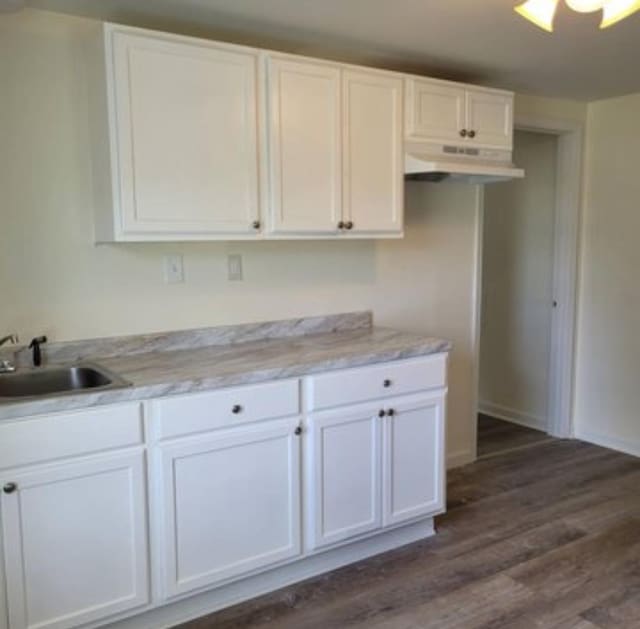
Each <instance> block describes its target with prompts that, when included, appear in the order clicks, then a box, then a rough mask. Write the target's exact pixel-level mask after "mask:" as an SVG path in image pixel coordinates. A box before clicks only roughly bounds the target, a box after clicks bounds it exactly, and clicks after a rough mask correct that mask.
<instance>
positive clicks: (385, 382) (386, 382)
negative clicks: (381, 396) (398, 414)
mask: <svg viewBox="0 0 640 629" xmlns="http://www.w3.org/2000/svg"><path fill="white" fill-rule="evenodd" d="M391 384H392V382H391V380H389V379H386V380H385V381H384V382H383V383H382V386H383V387H384V388H385V389H388V388H389V387H390V386H391Z"/></svg>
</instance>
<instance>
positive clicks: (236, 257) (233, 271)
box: [227, 253, 243, 282]
mask: <svg viewBox="0 0 640 629" xmlns="http://www.w3.org/2000/svg"><path fill="white" fill-rule="evenodd" d="M227 269H228V278H229V281H231V282H241V281H242V279H243V274H242V256H241V255H240V254H239V253H230V254H229V255H228V256H227Z"/></svg>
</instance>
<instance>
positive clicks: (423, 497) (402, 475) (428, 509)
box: [383, 393, 445, 526]
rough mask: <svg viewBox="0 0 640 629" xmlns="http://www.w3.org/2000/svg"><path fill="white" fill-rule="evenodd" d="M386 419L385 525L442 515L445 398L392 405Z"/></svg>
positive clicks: (432, 398)
mask: <svg viewBox="0 0 640 629" xmlns="http://www.w3.org/2000/svg"><path fill="white" fill-rule="evenodd" d="M389 406H390V407H391V408H393V410H394V415H393V416H392V417H386V418H385V419H384V437H383V453H384V466H383V469H384V471H383V478H384V482H383V502H384V509H383V513H384V525H385V526H390V525H393V524H398V523H400V522H404V521H406V520H410V519H413V518H416V517H420V516H429V515H436V514H437V513H441V512H442V511H443V510H444V492H445V485H444V482H445V468H444V393H438V394H436V395H433V396H425V397H422V398H420V399H419V400H415V401H412V402H402V401H401V402H399V403H398V402H395V403H394V402H393V401H390V402H389Z"/></svg>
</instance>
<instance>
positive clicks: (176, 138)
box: [105, 26, 260, 240]
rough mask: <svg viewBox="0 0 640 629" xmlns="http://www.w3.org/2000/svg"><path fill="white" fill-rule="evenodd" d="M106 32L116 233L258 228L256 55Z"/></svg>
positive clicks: (190, 233)
mask: <svg viewBox="0 0 640 629" xmlns="http://www.w3.org/2000/svg"><path fill="white" fill-rule="evenodd" d="M105 34H106V47H107V59H108V64H107V81H108V84H109V85H110V90H109V99H110V106H111V118H110V120H111V125H112V129H111V139H112V151H113V154H112V166H114V199H113V201H114V206H115V216H114V220H115V224H114V225H113V231H114V236H115V239H116V240H158V239H163V237H166V236H169V237H171V238H174V239H175V238H176V237H179V238H180V239H196V238H209V237H212V236H216V235H233V234H236V235H245V237H246V236H249V235H251V234H255V233H257V231H258V230H259V224H258V223H257V221H259V215H260V203H259V146H258V144H259V143H258V138H259V124H258V121H259V87H258V61H259V54H258V52H257V51H252V50H250V49H244V48H236V47H233V46H226V45H223V44H220V45H218V44H213V43H211V42H202V41H194V40H191V39H185V38H180V37H170V36H163V35H153V34H150V33H146V32H144V33H138V32H134V31H131V30H130V29H124V30H123V31H120V30H119V29H118V28H117V27H115V28H110V27H108V26H107V27H106V31H105Z"/></svg>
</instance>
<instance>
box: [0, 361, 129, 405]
mask: <svg viewBox="0 0 640 629" xmlns="http://www.w3.org/2000/svg"><path fill="white" fill-rule="evenodd" d="M126 386H129V383H128V382H127V381H126V380H123V379H122V378H120V377H119V376H116V375H115V374H113V373H111V372H109V371H107V370H106V369H104V368H102V367H99V366H97V365H73V366H70V367H44V368H37V369H29V370H24V371H17V372H16V373H12V374H7V375H0V400H1V399H7V398H29V397H40V396H44V395H47V396H48V395H64V394H69V393H80V392H83V391H84V392H89V391H96V390H104V389H114V388H120V387H126Z"/></svg>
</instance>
